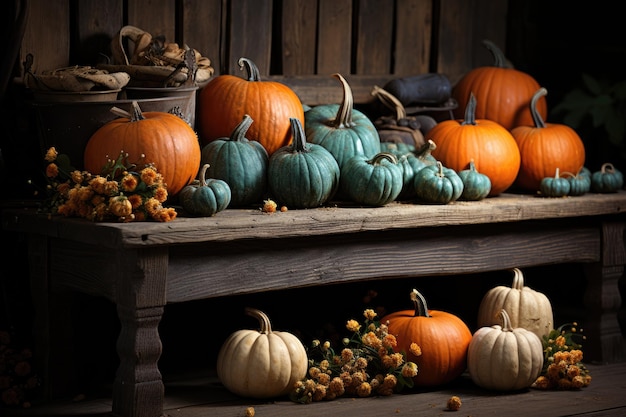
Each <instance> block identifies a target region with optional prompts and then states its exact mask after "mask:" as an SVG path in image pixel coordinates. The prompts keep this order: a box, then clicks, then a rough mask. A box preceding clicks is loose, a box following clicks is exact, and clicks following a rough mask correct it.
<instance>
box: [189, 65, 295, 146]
mask: <svg viewBox="0 0 626 417" xmlns="http://www.w3.org/2000/svg"><path fill="white" fill-rule="evenodd" d="M239 66H240V67H241V68H242V69H243V68H244V67H246V68H247V69H248V74H249V76H248V79H244V78H241V77H237V76H234V75H229V74H223V75H220V76H218V77H216V78H214V79H213V80H211V81H210V82H209V83H208V84H207V85H206V86H205V87H204V88H203V89H202V90H200V92H199V94H198V119H197V121H196V123H197V124H198V127H199V132H200V140H201V142H202V144H203V145H206V144H207V143H209V142H212V141H214V140H217V139H219V138H224V137H229V136H230V134H231V133H232V132H233V130H235V127H237V125H238V124H239V123H240V122H241V119H242V118H243V117H244V115H246V114H248V115H250V117H252V120H254V123H252V125H251V126H250V128H249V129H248V132H247V135H246V136H247V138H248V139H250V140H256V141H258V142H260V143H261V145H263V147H264V148H265V149H266V150H267V153H268V155H270V156H271V155H272V154H273V153H274V152H275V151H276V150H278V149H279V148H281V147H283V146H287V145H289V143H291V140H292V134H291V123H290V121H289V119H290V118H291V117H294V118H297V119H299V120H300V122H301V123H302V125H303V126H304V107H303V106H302V102H301V101H300V98H298V96H297V95H296V93H295V92H294V91H293V90H292V89H291V88H289V87H288V86H287V85H285V84H282V83H279V82H276V81H262V80H261V79H260V75H259V69H258V68H257V66H256V65H255V64H254V63H253V62H252V61H250V60H249V59H247V58H240V59H239Z"/></svg>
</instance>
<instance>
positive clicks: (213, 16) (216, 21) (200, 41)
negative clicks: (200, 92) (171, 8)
mask: <svg viewBox="0 0 626 417" xmlns="http://www.w3.org/2000/svg"><path fill="white" fill-rule="evenodd" d="M180 3H181V7H180V11H179V16H180V18H179V20H178V22H177V25H176V30H177V32H178V33H177V36H176V38H177V39H179V40H180V42H181V44H182V45H185V44H186V45H188V46H189V47H190V48H194V49H196V50H197V51H198V52H200V54H202V56H204V57H207V58H209V59H210V60H211V66H212V67H213V69H214V70H215V73H214V75H219V74H220V73H221V69H222V67H221V64H222V61H223V57H222V49H221V44H220V41H221V40H222V37H223V35H224V33H223V28H224V27H225V25H224V24H223V23H224V22H225V20H226V16H225V13H224V9H223V1H222V0H204V1H197V0H182V1H181V2H180Z"/></svg>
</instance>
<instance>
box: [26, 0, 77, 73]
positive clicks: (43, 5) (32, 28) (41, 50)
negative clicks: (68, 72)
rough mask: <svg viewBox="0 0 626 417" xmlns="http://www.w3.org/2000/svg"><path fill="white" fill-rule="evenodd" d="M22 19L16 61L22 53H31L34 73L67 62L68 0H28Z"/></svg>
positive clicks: (63, 64) (68, 42)
mask: <svg viewBox="0 0 626 417" xmlns="http://www.w3.org/2000/svg"><path fill="white" fill-rule="evenodd" d="M26 19H27V20H26V27H25V29H24V37H23V39H22V48H21V50H20V54H19V63H20V65H21V63H23V62H24V60H25V59H26V55H28V54H33V56H34V63H33V68H32V70H33V71H34V72H35V73H39V72H42V71H50V70H55V69H57V68H62V67H66V66H67V65H68V62H70V39H71V31H70V2H69V0H54V1H49V0H31V1H30V2H29V4H28V15H27V18H26ZM22 71H23V68H22Z"/></svg>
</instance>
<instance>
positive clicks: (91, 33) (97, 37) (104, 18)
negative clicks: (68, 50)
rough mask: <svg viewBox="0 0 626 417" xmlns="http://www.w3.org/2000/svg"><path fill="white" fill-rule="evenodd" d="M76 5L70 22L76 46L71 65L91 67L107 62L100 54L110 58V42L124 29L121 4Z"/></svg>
mask: <svg viewBox="0 0 626 417" xmlns="http://www.w3.org/2000/svg"><path fill="white" fill-rule="evenodd" d="M75 5H76V7H75V9H74V10H73V21H74V22H75V23H76V36H75V39H76V40H77V42H78V44H77V45H76V48H75V49H76V50H75V51H73V52H72V54H73V56H72V59H71V60H72V62H77V63H78V62H79V63H81V65H91V66H96V65H97V64H98V63H101V62H106V60H105V58H104V57H103V54H107V55H108V54H110V49H111V40H112V39H113V38H114V36H115V34H116V33H117V32H118V31H119V30H120V28H121V27H122V26H123V25H124V23H123V15H124V10H123V1H122V0H111V1H107V2H101V1H77V2H75ZM109 56H110V55H109Z"/></svg>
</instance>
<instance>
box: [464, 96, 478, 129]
mask: <svg viewBox="0 0 626 417" xmlns="http://www.w3.org/2000/svg"><path fill="white" fill-rule="evenodd" d="M461 125H476V96H475V95H474V93H470V98H469V101H468V102H467V106H466V107H465V118H464V119H463V122H462V123H461Z"/></svg>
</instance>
